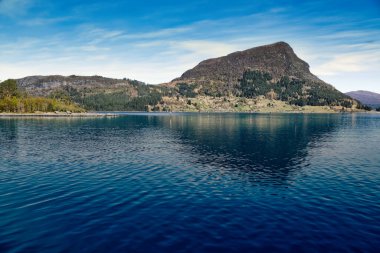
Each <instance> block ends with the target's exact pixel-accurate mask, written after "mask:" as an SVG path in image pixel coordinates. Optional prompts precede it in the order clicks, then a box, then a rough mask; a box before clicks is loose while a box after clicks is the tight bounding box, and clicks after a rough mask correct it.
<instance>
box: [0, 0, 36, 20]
mask: <svg viewBox="0 0 380 253" xmlns="http://www.w3.org/2000/svg"><path fill="white" fill-rule="evenodd" d="M31 4H32V0H0V15H5V16H10V17H14V16H18V15H22V14H24V13H25V12H26V10H27V9H28V8H29V7H30V6H31Z"/></svg>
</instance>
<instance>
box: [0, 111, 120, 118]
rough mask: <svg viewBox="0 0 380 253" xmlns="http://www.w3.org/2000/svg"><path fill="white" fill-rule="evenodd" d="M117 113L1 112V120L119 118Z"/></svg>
mask: <svg viewBox="0 0 380 253" xmlns="http://www.w3.org/2000/svg"><path fill="white" fill-rule="evenodd" d="M117 116H118V114H116V113H111V112H110V113H97V112H80V113H66V112H59V113H55V112H37V113H8V112H1V113H0V118H17V117H22V118H27V117H31V118H101V117H117Z"/></svg>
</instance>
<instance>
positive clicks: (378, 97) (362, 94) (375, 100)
mask: <svg viewBox="0 0 380 253" xmlns="http://www.w3.org/2000/svg"><path fill="white" fill-rule="evenodd" d="M346 95H348V96H350V97H352V98H354V99H356V100H359V101H360V102H362V103H363V104H365V105H368V106H371V107H373V108H378V107H380V94H378V93H375V92H370V91H364V90H358V91H350V92H347V93H346Z"/></svg>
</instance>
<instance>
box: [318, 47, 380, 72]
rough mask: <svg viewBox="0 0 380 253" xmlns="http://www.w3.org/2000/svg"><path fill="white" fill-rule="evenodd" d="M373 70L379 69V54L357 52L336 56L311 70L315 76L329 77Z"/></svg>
mask: <svg viewBox="0 0 380 253" xmlns="http://www.w3.org/2000/svg"><path fill="white" fill-rule="evenodd" d="M375 69H380V53H361V52H359V53H351V54H343V55H336V56H334V57H333V58H332V59H331V60H329V61H327V62H325V63H323V64H321V65H319V66H317V67H315V68H314V69H313V70H314V72H315V73H316V74H317V75H320V76H330V75H340V74H342V73H353V72H363V71H369V70H375Z"/></svg>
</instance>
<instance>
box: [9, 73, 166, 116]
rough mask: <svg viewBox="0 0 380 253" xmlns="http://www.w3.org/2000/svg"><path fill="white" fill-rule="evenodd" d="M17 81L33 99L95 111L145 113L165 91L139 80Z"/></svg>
mask: <svg viewBox="0 0 380 253" xmlns="http://www.w3.org/2000/svg"><path fill="white" fill-rule="evenodd" d="M16 81H17V85H18V87H19V88H20V89H21V90H23V91H24V92H26V93H27V94H28V95H30V96H42V97H50V98H55V99H63V100H70V101H73V102H76V103H77V104H79V105H81V106H83V107H84V108H85V109H87V110H95V111H123V110H133V111H143V110H145V107H146V106H147V105H156V104H157V103H158V102H159V101H160V100H161V95H160V93H159V92H162V91H161V90H163V89H162V88H159V87H157V86H153V85H147V84H145V83H143V82H140V81H136V80H131V79H126V78H124V79H114V78H106V77H102V76H76V75H71V76H60V75H52V76H29V77H25V78H21V79H17V80H16Z"/></svg>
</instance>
